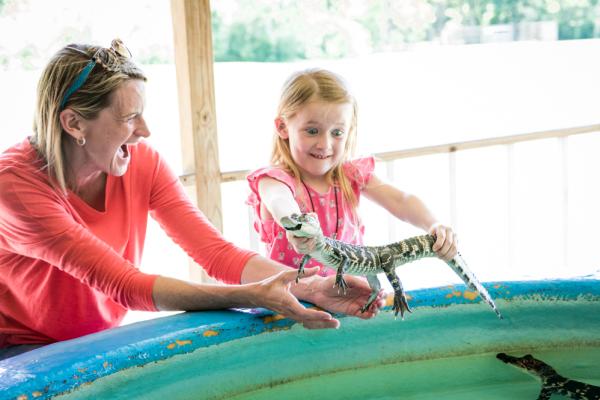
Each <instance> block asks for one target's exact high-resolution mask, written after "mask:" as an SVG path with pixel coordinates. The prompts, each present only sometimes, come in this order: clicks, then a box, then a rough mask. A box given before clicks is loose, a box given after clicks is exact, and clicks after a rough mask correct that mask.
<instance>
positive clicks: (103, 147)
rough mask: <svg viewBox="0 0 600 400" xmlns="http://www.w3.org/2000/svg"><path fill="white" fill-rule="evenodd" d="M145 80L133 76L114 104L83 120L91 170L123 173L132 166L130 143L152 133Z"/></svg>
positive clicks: (87, 164)
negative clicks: (147, 110)
mask: <svg viewBox="0 0 600 400" xmlns="http://www.w3.org/2000/svg"><path fill="white" fill-rule="evenodd" d="M144 89H145V85H144V82H143V81H141V80H138V79H132V80H128V81H126V82H124V83H123V84H122V85H121V87H119V88H118V89H117V90H116V91H115V92H114V93H113V94H112V99H111V104H110V106H108V107H107V108H105V109H103V110H102V111H100V113H99V114H98V117H97V118H95V119H93V120H84V121H83V123H82V126H83V133H84V137H85V140H86V144H85V145H84V146H82V147H81V149H82V150H83V151H84V163H83V165H84V168H85V169H86V170H87V172H94V171H97V172H104V173H107V174H109V175H113V176H122V175H124V174H125V172H127V167H128V166H129V160H130V152H129V149H128V146H133V145H135V144H137V143H138V142H139V141H140V139H141V138H143V137H148V136H150V131H149V130H148V127H147V126H146V121H145V120H144V118H143V117H142V113H143V111H144V100H145V96H144Z"/></svg>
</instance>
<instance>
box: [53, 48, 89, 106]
mask: <svg viewBox="0 0 600 400" xmlns="http://www.w3.org/2000/svg"><path fill="white" fill-rule="evenodd" d="M95 65H96V60H94V59H92V60H90V62H89V63H87V65H86V66H85V68H83V70H82V71H81V72H80V73H79V75H77V78H75V82H73V83H72V84H71V86H69V89H67V92H66V93H65V97H63V99H62V101H61V102H60V110H61V111H62V109H63V108H64V107H65V104H66V103H67V100H69V97H71V95H73V93H75V92H76V91H77V90H79V88H80V87H81V86H83V84H84V83H85V80H86V79H87V77H88V76H89V75H90V72H92V69H94V66H95Z"/></svg>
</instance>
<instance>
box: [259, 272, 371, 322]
mask: <svg viewBox="0 0 600 400" xmlns="http://www.w3.org/2000/svg"><path fill="white" fill-rule="evenodd" d="M318 271H319V267H313V268H306V269H305V270H304V275H303V276H302V277H301V278H300V279H301V280H305V279H310V277H312V276H313V275H315V274H316V273H317V272H318ZM297 275H298V271H297V270H289V271H283V272H279V273H278V274H276V275H273V276H271V277H269V278H266V279H264V280H262V281H259V282H256V283H255V284H254V285H255V287H256V292H254V298H253V299H252V301H253V303H255V305H256V306H258V307H264V308H268V309H269V310H272V311H274V312H276V313H279V314H282V315H284V316H286V317H287V318H291V319H293V320H295V321H297V322H299V323H301V324H303V325H304V327H306V328H309V329H319V328H337V327H339V326H340V321H338V320H337V319H335V318H333V317H332V316H331V314H329V313H327V312H325V311H320V310H316V309H310V308H306V307H304V306H303V305H302V304H300V302H299V301H298V299H297V298H296V297H295V296H294V295H293V294H292V293H291V291H290V288H291V284H292V282H294V281H295V280H296V276H297ZM367 312H369V311H367ZM365 314H366V313H365Z"/></svg>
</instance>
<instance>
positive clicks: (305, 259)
mask: <svg viewBox="0 0 600 400" xmlns="http://www.w3.org/2000/svg"><path fill="white" fill-rule="evenodd" d="M308 260H310V254H305V255H304V257H302V261H300V266H299V267H298V275H296V283H298V281H299V280H300V278H302V276H303V275H304V266H305V265H306V263H307V262H308Z"/></svg>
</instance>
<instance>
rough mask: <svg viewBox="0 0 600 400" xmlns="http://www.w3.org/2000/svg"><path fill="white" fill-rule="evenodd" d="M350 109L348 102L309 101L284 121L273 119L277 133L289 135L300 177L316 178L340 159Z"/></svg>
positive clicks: (287, 137) (346, 137) (350, 119)
mask: <svg viewBox="0 0 600 400" xmlns="http://www.w3.org/2000/svg"><path fill="white" fill-rule="evenodd" d="M352 113H353V108H352V104H350V103H341V104H336V103H327V102H323V101H312V102H309V103H307V104H306V105H304V106H303V107H301V108H300V109H299V110H298V112H297V113H296V114H295V115H294V116H293V117H291V118H289V119H287V120H286V121H284V120H283V119H281V118H277V119H276V120H275V124H276V128H277V132H278V134H279V136H280V137H281V138H283V139H289V143H290V151H291V153H292V158H293V160H294V162H295V163H296V165H297V166H298V168H299V170H300V173H301V174H302V179H304V180H308V181H319V180H320V179H322V178H323V177H324V176H325V174H326V173H327V172H328V171H329V170H330V169H332V168H334V167H335V166H337V165H338V164H339V163H340V162H341V160H342V158H343V156H344V149H345V147H346V141H347V140H348V134H349V130H350V125H351V122H352Z"/></svg>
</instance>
